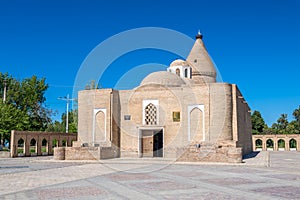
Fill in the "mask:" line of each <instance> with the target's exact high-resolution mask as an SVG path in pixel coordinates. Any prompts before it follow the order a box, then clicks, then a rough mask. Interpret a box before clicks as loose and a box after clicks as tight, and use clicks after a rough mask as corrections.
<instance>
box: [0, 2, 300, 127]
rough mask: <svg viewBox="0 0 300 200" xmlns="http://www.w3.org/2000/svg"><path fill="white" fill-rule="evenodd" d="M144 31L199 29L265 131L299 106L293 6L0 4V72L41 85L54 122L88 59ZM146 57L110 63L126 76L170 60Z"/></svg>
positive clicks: (296, 5) (299, 45)
mask: <svg viewBox="0 0 300 200" xmlns="http://www.w3.org/2000/svg"><path fill="white" fill-rule="evenodd" d="M149 26H153V27H164V28H169V29H173V30H176V31H179V32H182V33H184V34H186V35H188V36H190V37H194V35H195V34H196V33H197V31H198V29H201V31H202V33H203V35H204V42H205V44H206V47H207V49H208V52H209V53H210V55H211V57H212V58H213V59H214V61H215V63H216V65H217V67H218V69H219V71H220V73H221V75H222V78H223V81H225V82H230V83H236V84H238V86H239V88H240V90H241V91H242V93H243V95H244V96H245V98H246V100H247V101H248V103H249V105H250V107H251V109H252V110H259V111H261V113H262V115H263V117H264V118H265V120H266V122H267V123H268V124H269V125H271V124H272V123H273V122H275V121H276V120H277V118H278V117H279V115H280V114H281V113H287V114H289V116H290V119H291V113H292V111H293V110H294V109H295V108H297V107H298V105H300V59H299V58H300V1H297V0H281V1H278V0H266V1H264V0H251V1H250V0H245V1H240V0H236V1H231V0H227V1H223V0H219V1H216V0H197V1H196V0H195V1H189V0H185V1H174V0H173V1H170V0H167V1H160V0H151V1H142V0H129V1H128V0H127V1H122V0H118V1H116V0H110V1H100V0H99V1H96V0H88V1H84V0H82V1H79V0H73V1H63V0H61V1H57V0H51V1H50V0H49V1H48V0H44V1H40V0H36V1H32V0H26V1H23V0H19V1H16V0H0V27H1V28H0V71H1V72H8V73H10V74H11V75H13V76H14V77H17V78H19V79H22V78H25V77H30V76H32V75H33V74H35V75H37V76H39V77H46V80H47V83H48V84H49V85H50V88H49V90H48V91H47V93H46V97H47V101H46V104H47V106H48V107H49V108H51V109H53V110H57V111H58V113H59V114H58V115H57V116H56V117H53V118H54V119H58V118H60V114H61V113H62V112H64V111H65V102H63V101H60V100H57V97H59V96H66V95H67V94H68V93H69V94H72V86H73V82H74V79H75V75H76V73H77V70H78V69H79V67H80V65H81V63H82V62H83V60H84V59H85V57H86V56H87V55H88V54H89V52H90V51H91V50H92V49H93V48H94V47H96V46H97V45H98V44H99V43H100V42H102V41H104V40H105V39H107V38H108V37H110V36H113V35H115V34H117V33H119V32H122V31H125V30H128V29H132V28H138V27H149ZM145 39H146V38H145ZM148 53H149V54H148V55H145V54H143V55H142V56H141V55H139V53H137V54H136V55H135V56H134V55H128V57H127V58H122V59H120V60H119V62H117V63H119V66H121V67H124V68H126V67H127V68H128V69H130V67H132V66H134V65H136V64H142V63H143V59H145V60H147V62H149V61H153V62H157V63H162V64H164V65H168V64H169V62H170V61H171V60H172V59H175V58H176V57H174V55H171V54H167V53H165V52H161V54H159V52H157V51H155V52H151V51H149V52H148ZM137 58H139V60H140V62H139V63H135V61H134V60H136V59H137ZM112 73H113V72H111V73H110V74H112ZM108 74H109V73H108ZM115 81H116V80H115V79H109V78H107V79H105V82H102V83H101V84H102V85H103V86H104V87H112V86H114V85H115V84H116V82H115Z"/></svg>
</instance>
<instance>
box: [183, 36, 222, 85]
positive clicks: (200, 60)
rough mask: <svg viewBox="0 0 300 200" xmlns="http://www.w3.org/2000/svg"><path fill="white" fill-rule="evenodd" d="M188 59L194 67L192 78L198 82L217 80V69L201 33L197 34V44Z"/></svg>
mask: <svg viewBox="0 0 300 200" xmlns="http://www.w3.org/2000/svg"><path fill="white" fill-rule="evenodd" d="M186 60H187V62H188V63H189V65H190V66H191V67H192V79H194V80H195V82H196V83H203V82H205V83H214V82H216V76H217V73H216V69H215V66H214V64H213V62H212V60H211V58H210V56H209V55H208V53H207V50H206V48H205V46H204V43H203V41H202V35H201V33H198V35H197V36H196V41H195V44H194V46H193V48H192V50H191V52H190V54H189V55H188V57H187V59H186Z"/></svg>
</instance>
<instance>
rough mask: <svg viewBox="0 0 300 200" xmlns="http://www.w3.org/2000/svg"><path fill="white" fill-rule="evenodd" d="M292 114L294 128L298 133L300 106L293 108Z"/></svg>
mask: <svg viewBox="0 0 300 200" xmlns="http://www.w3.org/2000/svg"><path fill="white" fill-rule="evenodd" d="M293 116H294V118H295V120H296V122H295V123H296V124H295V128H296V129H297V131H298V133H300V106H299V107H298V108H296V109H295V110H294V112H293Z"/></svg>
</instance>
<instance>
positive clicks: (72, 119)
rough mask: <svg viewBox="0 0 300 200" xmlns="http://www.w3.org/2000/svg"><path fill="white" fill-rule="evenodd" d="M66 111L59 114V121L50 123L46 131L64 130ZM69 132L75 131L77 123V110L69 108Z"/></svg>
mask: <svg viewBox="0 0 300 200" xmlns="http://www.w3.org/2000/svg"><path fill="white" fill-rule="evenodd" d="M66 118H67V115H66V113H63V114H62V116H61V122H58V121H55V122H54V123H50V124H49V125H48V128H47V129H46V131H48V132H66ZM68 118H69V124H68V126H69V133H77V127H78V126H77V124H78V111H77V110H71V111H69V116H68Z"/></svg>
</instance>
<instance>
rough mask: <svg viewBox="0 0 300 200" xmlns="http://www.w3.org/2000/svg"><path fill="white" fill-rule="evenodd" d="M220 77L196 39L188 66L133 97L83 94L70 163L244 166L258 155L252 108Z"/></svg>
mask: <svg viewBox="0 0 300 200" xmlns="http://www.w3.org/2000/svg"><path fill="white" fill-rule="evenodd" d="M216 76H217V72H216V69H215V66H214V64H213V62H212V60H211V58H210V56H209V54H208V52H207V50H206V48H205V46H204V43H203V40H202V35H201V34H198V35H197V36H196V40H195V43H194V46H193V47H192V49H191V51H190V54H189V55H188V57H187V58H186V60H182V59H178V60H175V61H173V62H172V63H171V64H170V66H169V67H168V68H167V70H166V71H158V72H154V73H151V74H149V75H148V76H146V77H145V78H144V79H143V81H142V82H141V83H140V85H139V86H138V87H136V88H134V89H132V90H115V89H96V90H82V91H79V93H78V141H76V142H74V145H73V147H67V148H66V149H65V159H106V158H117V157H123V158H126V157H128V158H137V159H138V158H140V159H142V158H144V157H161V158H166V159H174V160H179V161H219V162H241V159H242V155H244V154H247V153H250V152H251V151H252V135H251V117H250V108H249V106H248V104H247V102H246V100H245V99H244V97H243V95H242V93H241V92H240V90H239V89H238V87H237V85H235V84H230V83H224V82H217V81H216Z"/></svg>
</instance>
